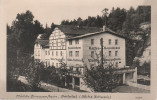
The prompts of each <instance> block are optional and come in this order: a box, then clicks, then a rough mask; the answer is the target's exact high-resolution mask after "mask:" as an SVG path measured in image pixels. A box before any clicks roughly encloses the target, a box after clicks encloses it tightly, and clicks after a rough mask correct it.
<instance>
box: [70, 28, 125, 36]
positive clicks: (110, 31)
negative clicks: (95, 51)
mask: <svg viewBox="0 0 157 100" xmlns="http://www.w3.org/2000/svg"><path fill="white" fill-rule="evenodd" d="M101 33H110V34H112V35H115V36H118V37H121V38H124V39H125V38H126V36H124V35H121V34H118V33H116V32H114V31H112V30H111V29H109V28H106V29H105V31H97V32H93V33H87V34H83V35H78V36H74V37H69V38H67V39H76V38H83V37H87V36H91V35H96V34H101Z"/></svg>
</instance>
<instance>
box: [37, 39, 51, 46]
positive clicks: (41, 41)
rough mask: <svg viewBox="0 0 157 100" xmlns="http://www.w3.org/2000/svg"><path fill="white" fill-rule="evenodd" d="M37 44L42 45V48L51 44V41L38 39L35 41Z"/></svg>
mask: <svg viewBox="0 0 157 100" xmlns="http://www.w3.org/2000/svg"><path fill="white" fill-rule="evenodd" d="M35 43H38V44H40V45H41V46H46V45H48V44H49V40H42V39H37V40H36V41H35Z"/></svg>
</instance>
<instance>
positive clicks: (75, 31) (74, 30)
mask: <svg viewBox="0 0 157 100" xmlns="http://www.w3.org/2000/svg"><path fill="white" fill-rule="evenodd" d="M56 27H58V28H59V29H60V30H61V31H62V32H63V33H65V34H66V35H75V36H76V35H83V34H87V33H94V32H99V31H101V29H100V28H97V27H85V26H82V27H77V26H72V25H58V26H56Z"/></svg>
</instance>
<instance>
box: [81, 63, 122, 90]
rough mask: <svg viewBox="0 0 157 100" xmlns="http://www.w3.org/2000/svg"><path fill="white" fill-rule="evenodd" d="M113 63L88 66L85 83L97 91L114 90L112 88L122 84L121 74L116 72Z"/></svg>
mask: <svg viewBox="0 0 157 100" xmlns="http://www.w3.org/2000/svg"><path fill="white" fill-rule="evenodd" d="M115 71H116V69H115V68H114V67H113V65H109V66H108V67H105V68H104V67H102V66H100V65H98V66H94V67H91V68H90V69H89V68H87V67H86V69H85V75H84V78H83V79H84V81H85V84H86V85H87V86H88V87H89V88H92V89H93V90H94V91H95V92H112V89H113V88H115V87H116V86H118V85H119V84H120V81H121V79H120V76H119V75H118V74H116V73H115Z"/></svg>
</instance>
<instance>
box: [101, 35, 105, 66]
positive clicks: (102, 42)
mask: <svg viewBox="0 0 157 100" xmlns="http://www.w3.org/2000/svg"><path fill="white" fill-rule="evenodd" d="M100 45H101V54H100V55H101V65H102V67H103V65H104V64H103V59H104V57H103V38H101V39H100Z"/></svg>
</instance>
